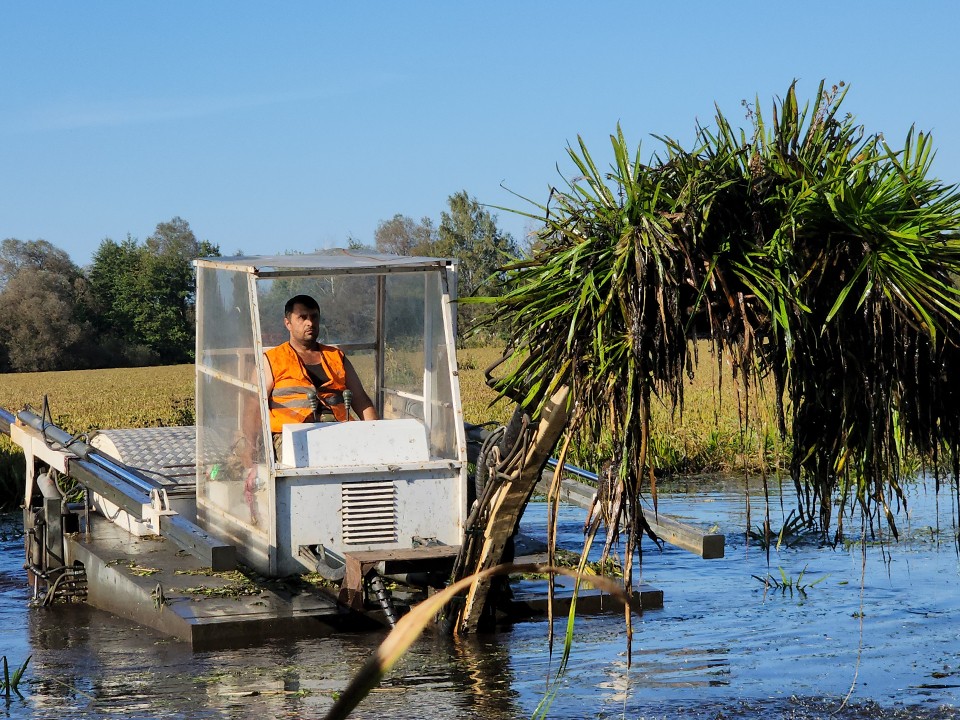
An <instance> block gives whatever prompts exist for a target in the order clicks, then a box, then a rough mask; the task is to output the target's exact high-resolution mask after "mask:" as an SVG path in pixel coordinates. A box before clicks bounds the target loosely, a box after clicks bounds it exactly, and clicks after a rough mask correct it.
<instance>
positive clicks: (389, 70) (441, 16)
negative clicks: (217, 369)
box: [0, 0, 960, 265]
mask: <svg viewBox="0 0 960 720" xmlns="http://www.w3.org/2000/svg"><path fill="white" fill-rule="evenodd" d="M958 8H960V4H957V3H955V2H946V1H944V2H914V3H908V2H883V1H877V0H874V1H873V2H853V1H845V0H833V2H819V1H812V2H799V1H798V2H783V1H778V0H764V1H763V2H737V1H736V0H727V1H721V0H716V1H714V2H684V3H680V2H678V3H646V2H639V1H637V2H593V3H586V2H566V1H564V0H557V1H555V2H549V3H548V2H521V1H520V0H515V1H514V2H500V1H498V0H487V1H485V2H483V3H455V2H452V1H451V2H439V1H436V2H395V1H394V2H367V3H362V2H354V3H321V2H312V3H306V2H287V3H270V4H267V3H249V2H236V1H235V2H225V1H222V2H213V1H208V2H197V1H196V0H190V1H189V2H176V1H174V2H164V3H145V2H127V1H125V2H106V1H104V2H95V3H74V2H29V3H28V2H12V1H8V2H3V3H2V4H0V238H6V237H16V238H19V239H21V240H32V239H37V238H43V239H45V240H48V241H50V242H52V243H53V244H55V245H57V246H58V247H61V248H63V249H65V250H67V251H68V252H69V253H70V255H71V257H72V258H73V259H74V261H75V262H77V263H78V264H81V265H83V264H86V263H88V262H89V261H90V258H91V256H92V254H93V253H94V252H95V251H96V248H97V247H98V245H99V244H100V242H101V241H102V240H103V239H104V238H108V237H109V238H113V239H115V240H122V239H124V238H125V237H126V236H127V235H128V234H130V235H132V236H134V237H135V238H138V239H140V240H143V239H145V238H146V237H147V236H149V235H150V234H151V233H152V232H153V230H154V228H155V226H156V224H157V223H159V222H163V221H166V220H169V219H170V218H172V217H174V216H180V217H183V218H184V219H186V220H187V221H189V222H190V225H191V227H192V228H193V230H194V232H195V233H196V234H197V236H198V237H199V238H201V239H205V240H209V241H211V242H214V243H217V244H218V245H219V246H220V249H221V251H222V252H223V253H224V254H232V253H234V252H236V251H237V250H242V251H244V252H246V253H248V254H263V253H274V252H279V251H283V250H301V251H309V250H313V249H315V248H318V247H328V246H335V245H342V244H345V243H346V240H347V238H348V237H354V238H356V239H358V240H360V241H363V242H370V243H372V242H373V234H374V230H375V229H376V226H377V224H378V223H379V222H380V221H381V220H385V219H389V218H390V217H392V216H393V215H394V214H395V213H403V214H405V215H409V216H412V217H414V218H420V217H422V216H430V217H432V218H434V219H435V220H439V216H440V212H441V211H442V210H443V209H444V208H445V203H446V198H447V197H448V196H449V195H450V194H452V193H454V192H456V191H458V190H462V189H465V190H467V191H468V192H469V193H470V194H471V195H472V196H474V197H476V198H477V199H478V200H479V201H481V202H483V203H488V204H491V205H499V206H507V207H514V208H519V209H528V208H529V206H527V205H526V204H525V203H524V202H523V201H522V200H519V199H517V198H516V197H514V196H513V195H511V194H510V193H509V192H507V191H506V190H504V189H503V188H502V187H501V185H504V186H506V187H507V188H509V189H510V190H512V191H513V192H515V193H517V194H519V195H522V196H526V197H530V198H533V199H535V200H538V201H543V200H545V199H546V197H547V193H548V188H549V186H550V185H551V184H557V183H559V182H560V181H561V178H560V176H559V174H558V170H557V168H558V166H559V167H560V169H561V170H564V169H566V168H567V167H568V166H567V163H566V151H565V148H566V146H567V145H568V143H575V142H576V139H577V136H578V135H582V136H583V137H584V139H585V141H586V143H587V145H588V147H589V148H590V150H591V152H592V154H593V156H594V158H595V160H597V161H598V163H601V164H607V163H608V162H609V152H608V148H609V143H608V138H609V135H610V133H611V132H613V131H614V130H615V128H616V124H617V123H618V122H619V123H620V124H621V125H622V127H623V129H624V132H625V133H626V135H627V138H628V139H629V140H630V141H631V143H633V144H634V145H636V144H639V143H641V142H642V144H643V150H644V152H645V153H646V152H647V151H649V152H652V151H653V150H654V149H655V148H656V147H657V144H656V142H655V141H654V140H653V138H652V137H651V136H652V135H653V134H663V135H670V136H673V137H676V138H679V139H681V140H688V139H689V138H690V137H691V135H692V129H693V127H694V123H695V122H696V121H697V120H699V121H701V122H703V123H709V122H710V120H711V119H712V117H713V108H714V103H717V104H718V105H719V106H720V107H721V108H722V109H723V110H724V112H726V113H727V114H728V115H729V116H730V117H732V118H737V119H739V118H742V117H743V110H742V108H741V107H740V101H741V100H742V99H749V100H752V99H753V98H754V97H755V96H756V97H759V99H760V102H761V104H762V105H763V107H769V105H770V102H771V100H772V98H774V97H775V96H781V95H782V94H783V93H784V92H785V91H786V89H787V87H788V86H789V84H790V82H791V81H792V80H793V79H794V78H796V79H797V80H798V81H799V91H800V95H801V97H803V98H809V97H810V96H811V95H812V94H813V93H814V92H815V91H816V88H817V84H818V83H819V81H820V80H821V79H826V80H827V81H828V83H834V82H838V81H840V80H843V81H845V82H846V83H848V84H849V85H850V86H851V87H850V91H849V93H848V95H847V99H846V101H845V107H846V109H847V111H849V112H852V113H853V114H854V115H856V116H857V118H858V120H859V121H860V122H862V123H863V124H864V125H865V126H866V127H867V129H868V130H869V131H871V132H879V131H882V132H883V133H884V135H885V137H886V138H887V140H888V142H890V143H891V144H892V145H894V146H897V145H898V144H899V143H901V142H902V139H903V136H904V134H905V133H906V131H907V129H908V128H909V127H910V125H911V124H913V123H915V124H916V125H917V127H918V128H919V129H922V130H924V131H932V133H933V136H934V141H935V145H936V147H937V149H938V155H937V160H936V163H935V170H936V172H937V174H938V176H939V177H941V178H942V179H944V180H945V181H948V182H950V183H954V182H958V181H960V100H958V90H957V89H958V87H960V82H958V79H957V69H958V65H960V62H958V61H957V36H956V34H957V28H958V26H960V22H958V21H960V10H958ZM496 212H497V214H498V216H499V222H500V225H501V227H503V228H504V229H506V230H508V231H509V232H511V233H513V234H514V236H516V237H519V236H521V235H523V234H524V233H525V232H526V231H528V230H529V224H528V223H527V222H526V221H525V220H524V219H523V218H522V217H519V216H515V215H512V214H510V213H507V212H503V211H496Z"/></svg>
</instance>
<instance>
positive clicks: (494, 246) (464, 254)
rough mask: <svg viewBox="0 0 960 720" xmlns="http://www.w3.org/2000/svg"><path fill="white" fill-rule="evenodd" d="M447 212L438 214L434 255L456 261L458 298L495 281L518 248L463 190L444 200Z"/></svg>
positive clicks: (515, 256)
mask: <svg viewBox="0 0 960 720" xmlns="http://www.w3.org/2000/svg"><path fill="white" fill-rule="evenodd" d="M447 204H448V206H449V208H450V211H449V212H446V211H445V212H443V213H441V214H440V227H439V228H438V230H437V241H436V242H435V243H434V245H433V250H434V252H435V254H437V255H440V256H443V257H453V258H456V259H457V260H458V261H459V264H458V276H459V283H460V289H459V294H460V295H470V294H473V293H475V292H477V291H478V290H479V289H480V288H481V287H482V286H483V285H484V284H485V283H487V281H488V280H490V279H496V278H498V277H499V276H498V271H499V268H501V267H502V266H503V265H505V264H507V263H508V262H510V261H511V260H515V259H516V258H517V257H518V256H519V255H520V249H519V247H518V246H517V243H516V241H514V239H513V236H512V235H510V233H505V232H503V231H501V230H500V228H498V227H497V217H496V215H492V214H491V213H490V212H489V211H488V210H486V209H485V208H484V207H483V205H481V204H480V203H479V202H477V201H476V200H475V199H474V198H471V197H470V196H469V195H468V194H467V191H466V190H461V191H460V192H458V193H454V194H453V195H451V196H450V197H449V198H448V199H447Z"/></svg>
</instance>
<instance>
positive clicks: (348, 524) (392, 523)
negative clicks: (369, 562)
mask: <svg viewBox="0 0 960 720" xmlns="http://www.w3.org/2000/svg"><path fill="white" fill-rule="evenodd" d="M341 488H342V490H341V501H342V503H341V507H342V508H343V542H344V544H346V545H362V544H367V543H390V542H396V540H397V495H396V490H395V489H394V485H393V481H392V480H385V481H382V482H353V483H344V484H343V485H342V486H341Z"/></svg>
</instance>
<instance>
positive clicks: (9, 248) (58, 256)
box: [0, 238, 80, 288]
mask: <svg viewBox="0 0 960 720" xmlns="http://www.w3.org/2000/svg"><path fill="white" fill-rule="evenodd" d="M24 268H35V269H37V270H49V271H50V272H54V273H60V274H62V275H67V276H70V277H76V276H78V275H79V274H80V270H79V269H78V268H77V266H76V265H74V263H73V261H72V260H71V259H70V256H69V255H68V254H67V253H66V252H65V251H63V250H61V249H60V248H58V247H56V246H54V245H53V244H51V243H49V242H47V241H46V240H17V239H16V238H7V239H6V240H4V241H3V242H2V243H0V288H3V287H4V286H5V285H6V284H7V282H8V281H9V280H11V279H12V278H13V277H14V276H15V275H16V274H17V273H18V272H20V270H22V269H24Z"/></svg>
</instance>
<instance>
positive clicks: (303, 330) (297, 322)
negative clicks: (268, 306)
mask: <svg viewBox="0 0 960 720" xmlns="http://www.w3.org/2000/svg"><path fill="white" fill-rule="evenodd" d="M283 324H284V325H286V326H287V330H289V331H290V339H291V340H298V341H300V342H301V343H313V342H315V341H316V339H317V336H318V335H319V333H320V311H319V310H316V309H314V310H311V309H309V308H307V307H306V306H304V305H301V304H300V303H297V304H296V305H294V306H293V311H292V312H291V313H290V315H289V316H288V317H285V318H284V319H283Z"/></svg>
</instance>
